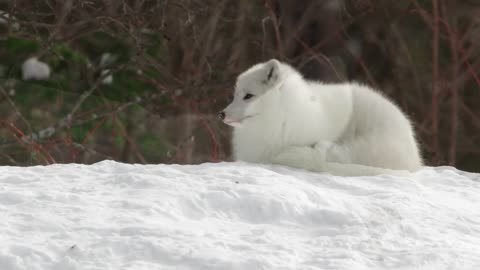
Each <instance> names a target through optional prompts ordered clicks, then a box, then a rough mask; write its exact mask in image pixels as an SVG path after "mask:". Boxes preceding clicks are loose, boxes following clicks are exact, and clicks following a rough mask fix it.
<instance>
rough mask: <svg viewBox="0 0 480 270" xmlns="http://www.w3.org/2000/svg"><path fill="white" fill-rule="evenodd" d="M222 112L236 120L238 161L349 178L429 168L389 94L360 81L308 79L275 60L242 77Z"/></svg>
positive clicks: (230, 122)
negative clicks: (344, 81)
mask: <svg viewBox="0 0 480 270" xmlns="http://www.w3.org/2000/svg"><path fill="white" fill-rule="evenodd" d="M219 116H220V118H221V119H222V120H223V121H224V122H225V123H226V124H228V125H231V126H234V131H233V140H232V147H233V154H234V158H235V159H236V160H243V161H247V162H257V163H273V164H281V165H287V166H291V167H296V168H301V169H307V170H311V171H318V172H327V173H331V174H335V175H344V176H356V175H376V174H398V173H400V174H403V173H407V172H406V171H410V172H412V171H415V170H417V169H419V168H421V166H422V159H421V156H420V152H419V148H418V145H417V142H416V140H415V135H414V131H413V129H412V125H411V123H410V121H409V120H408V118H407V117H406V116H405V114H404V113H402V111H401V110H400V109H399V108H398V107H397V106H396V105H395V104H393V103H392V102H391V101H390V100H388V99H387V98H385V97H384V96H382V95H381V94H380V93H378V92H376V91H374V90H372V89H371V88H369V87H367V86H364V85H360V84H357V83H340V84H324V83H321V82H316V81H308V80H306V79H304V78H303V77H302V75H301V74H300V73H299V72H297V71H296V70H295V69H293V68H292V67H291V66H289V65H287V64H284V63H281V62H279V61H278V60H275V59H272V60H270V61H268V62H265V63H260V64H257V65H254V66H253V67H251V68H250V69H248V70H247V71H245V72H243V73H242V74H240V76H238V79H237V83H236V86H235V96H234V99H233V102H232V103H231V104H230V105H228V107H227V108H225V110H224V111H222V112H220V114H219ZM402 172H403V173H402Z"/></svg>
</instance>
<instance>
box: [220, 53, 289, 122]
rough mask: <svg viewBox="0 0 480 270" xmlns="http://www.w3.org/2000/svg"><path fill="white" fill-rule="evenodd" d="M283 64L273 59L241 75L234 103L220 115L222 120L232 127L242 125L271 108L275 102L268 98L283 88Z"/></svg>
mask: <svg viewBox="0 0 480 270" xmlns="http://www.w3.org/2000/svg"><path fill="white" fill-rule="evenodd" d="M281 67H282V64H281V63H280V62H279V61H278V60H276V59H272V60H270V61H268V62H265V63H261V64H257V65H255V66H253V67H251V68H250V69H248V70H247V71H245V72H243V73H242V74H240V75H239V76H238V78H237V83H236V85H235V94H234V97H233V101H232V103H230V105H228V106H227V107H226V108H225V109H224V110H223V111H221V112H220V113H219V117H220V119H222V120H223V122H224V123H225V124H228V125H231V126H241V125H242V124H244V123H246V122H248V121H250V120H251V119H254V118H256V117H259V116H261V115H262V114H263V113H264V112H265V108H270V107H271V105H272V104H268V103H270V102H274V100H272V99H271V98H266V96H267V95H269V94H271V93H272V92H273V91H276V90H278V88H279V87H280V86H281V82H282V78H281V75H282V74H281Z"/></svg>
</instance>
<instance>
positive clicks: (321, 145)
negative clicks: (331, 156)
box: [313, 141, 334, 162]
mask: <svg viewBox="0 0 480 270" xmlns="http://www.w3.org/2000/svg"><path fill="white" fill-rule="evenodd" d="M333 145H334V143H333V142H330V141H319V142H318V143H316V144H314V145H313V148H314V149H315V151H316V152H317V155H318V157H319V158H320V159H321V160H322V161H324V162H325V161H326V160H327V153H328V150H329V149H330V148H332V146H333Z"/></svg>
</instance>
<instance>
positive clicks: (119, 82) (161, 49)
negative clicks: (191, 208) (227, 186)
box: [0, 0, 480, 172]
mask: <svg viewBox="0 0 480 270" xmlns="http://www.w3.org/2000/svg"><path fill="white" fill-rule="evenodd" d="M479 15H480V1H476V0H457V1H454V0H452V1H449V0H447V1H440V0H430V1H428V0H405V1H393V0H377V1H375V0H304V1H293V0H282V1H274V0H262V1H234V0H224V1H214V0H203V1H200V0H176V1H171V0H170V1H169V0H163V1H162V0H158V1H151V0H136V1H133V0H7V1H5V0H0V164H3V165H36V164H50V163H55V162H57V163H68V162H79V163H93V162H97V161H100V160H103V159H114V160H118V161H123V162H129V163H160V162H161V163H200V162H208V161H220V160H230V149H229V143H228V142H229V138H230V136H231V135H230V132H231V131H230V128H229V127H227V126H225V125H223V124H222V123H220V121H218V120H217V119H216V117H215V115H216V112H217V111H219V110H220V109H221V108H223V107H224V106H226V105H227V104H228V102H229V100H230V98H231V94H232V91H233V89H232V88H233V85H234V82H235V78H236V76H237V75H238V74H239V73H240V72H242V71H243V70H244V69H246V68H248V67H249V66H250V65H252V64H255V63H257V62H260V61H265V60H268V59H270V58H278V59H280V60H282V61H285V62H288V63H290V64H291V65H293V66H295V67H296V68H298V69H299V70H300V71H301V72H302V73H303V74H304V76H305V77H307V78H309V79H316V80H322V81H328V82H342V81H352V80H356V81H360V82H363V83H366V84H368V85H371V86H372V87H375V88H377V89H379V90H380V91H382V92H383V93H385V95H387V96H389V97H390V98H391V99H392V100H394V101H395V102H396V103H397V104H399V105H400V106H401V107H402V109H403V110H404V111H405V112H406V113H407V114H408V115H409V116H410V117H411V119H412V120H413V122H414V124H415V129H416V131H417V134H418V138H419V141H420V144H421V147H422V151H423V154H424V157H425V160H426V162H427V164H429V165H454V166H457V167H458V168H461V169H464V170H469V171H477V172H479V171H480V132H479V131H480V79H479V75H478V74H479V67H480V59H479V54H480V46H479V45H480V16H479ZM32 57H35V58H37V59H38V60H39V61H41V62H44V63H46V64H48V66H49V67H50V76H49V77H48V78H47V79H42V80H24V79H23V78H22V75H23V73H22V72H23V71H22V65H23V63H24V62H25V61H26V60H27V59H29V58H32Z"/></svg>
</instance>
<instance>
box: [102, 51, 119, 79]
mask: <svg viewBox="0 0 480 270" xmlns="http://www.w3.org/2000/svg"><path fill="white" fill-rule="evenodd" d="M113 62H115V56H113V55H112V54H110V53H103V54H102V56H101V58H100V67H101V68H105V67H107V66H109V65H111V64H112V63H113ZM100 77H101V78H102V84H111V83H113V74H112V72H111V70H110V69H103V70H102V71H101V72H100Z"/></svg>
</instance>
